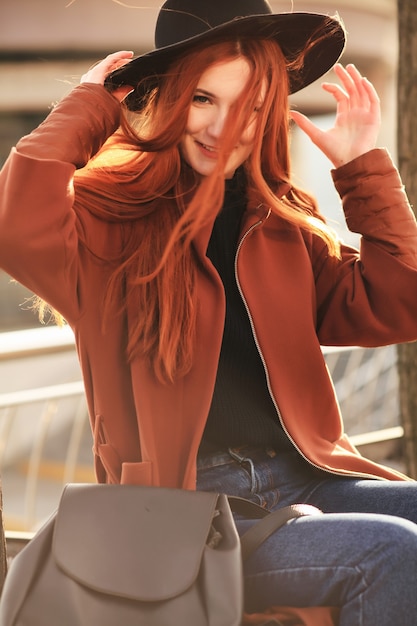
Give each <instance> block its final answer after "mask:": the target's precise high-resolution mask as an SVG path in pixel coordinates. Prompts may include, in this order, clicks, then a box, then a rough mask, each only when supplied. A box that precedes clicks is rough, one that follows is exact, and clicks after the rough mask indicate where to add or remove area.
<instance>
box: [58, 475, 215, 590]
mask: <svg viewBox="0 0 417 626" xmlns="http://www.w3.org/2000/svg"><path fill="white" fill-rule="evenodd" d="M218 500H219V496H218V494H215V493H208V492H198V491H185V490H179V489H166V488H162V487H143V486H136V485H91V484H86V485H81V484H72V485H67V487H66V488H65V490H64V492H63V495H62V498H61V502H60V505H59V509H58V514H57V518H56V523H55V530H54V538H53V554H54V558H55V561H56V564H57V566H58V567H59V568H60V569H61V570H62V571H63V572H64V573H65V574H66V575H67V576H69V577H70V578H72V579H73V580H74V581H76V582H77V583H79V584H80V585H83V586H85V587H87V588H89V589H91V590H94V591H97V592H100V593H104V594H109V595H112V596H118V597H122V598H126V599H131V600H139V601H148V602H153V601H161V600H167V599H169V598H173V597H175V596H177V595H179V594H181V593H183V592H184V591H185V590H186V589H188V588H189V587H190V586H191V585H192V584H193V583H194V581H195V580H196V578H197V576H198V573H199V570H200V563H201V559H202V556H203V552H204V550H205V546H206V541H207V537H208V535H209V532H210V528H211V524H212V520H213V517H214V516H215V515H216V506H217V503H218Z"/></svg>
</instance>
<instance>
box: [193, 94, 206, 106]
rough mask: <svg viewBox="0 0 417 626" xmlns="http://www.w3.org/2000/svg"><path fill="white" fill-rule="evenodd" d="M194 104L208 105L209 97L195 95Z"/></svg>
mask: <svg viewBox="0 0 417 626" xmlns="http://www.w3.org/2000/svg"><path fill="white" fill-rule="evenodd" d="M193 102H198V103H199V104H207V103H209V102H210V100H209V98H208V97H207V96H203V95H202V94H198V93H196V94H194V97H193Z"/></svg>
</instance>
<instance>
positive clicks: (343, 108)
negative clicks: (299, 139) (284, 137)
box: [291, 64, 381, 167]
mask: <svg viewBox="0 0 417 626" xmlns="http://www.w3.org/2000/svg"><path fill="white" fill-rule="evenodd" d="M334 71H335V73H336V75H337V77H338V78H339V79H340V81H341V83H342V85H338V84H335V83H323V85H322V87H323V89H324V90H325V91H328V92H329V93H331V94H332V95H333V97H334V99H335V100H336V103H337V108H336V119H335V122H334V126H333V128H330V129H329V130H327V131H323V130H320V129H319V128H318V127H317V126H316V125H315V124H313V122H311V121H310V120H309V119H308V118H307V117H306V116H305V115H302V114H301V113H299V112H298V111H291V118H292V119H293V120H294V122H295V123H296V124H297V125H298V126H299V127H300V128H301V129H302V130H303V131H304V132H305V133H306V134H307V135H308V136H309V137H310V139H311V140H312V142H313V143H315V144H316V146H318V148H320V150H321V151H322V152H323V153H324V154H325V155H326V156H327V157H328V158H329V159H330V161H331V162H332V163H333V165H334V166H335V167H340V166H341V165H344V164H345V163H348V162H349V161H351V160H352V159H355V158H356V157H358V156H360V155H361V154H364V153H365V152H368V151H369V150H372V148H375V145H376V140H377V137H378V133H379V129H380V125H381V109H380V102H379V97H378V94H377V93H376V91H375V88H374V87H373V85H372V84H371V83H370V82H369V80H367V79H366V78H364V77H363V76H362V75H361V74H360V73H359V71H358V70H357V69H356V67H355V66H354V65H347V66H346V68H344V67H343V66H342V65H340V64H337V65H336V66H335V68H334Z"/></svg>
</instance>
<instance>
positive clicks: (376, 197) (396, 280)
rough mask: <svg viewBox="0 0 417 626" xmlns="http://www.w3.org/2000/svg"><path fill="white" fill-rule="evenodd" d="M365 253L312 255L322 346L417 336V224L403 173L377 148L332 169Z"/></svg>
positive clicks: (345, 251)
mask: <svg viewBox="0 0 417 626" xmlns="http://www.w3.org/2000/svg"><path fill="white" fill-rule="evenodd" d="M332 175H333V179H334V183H335V186H336V189H337V191H338V192H339V194H340V196H341V198H342V202H343V209H344V212H345V216H346V221H347V225H348V227H349V228H350V230H352V231H354V232H357V233H360V234H361V244H360V252H359V251H357V250H354V249H352V248H349V247H346V246H342V258H341V260H335V259H331V258H329V257H328V256H327V254H326V252H325V250H324V249H323V247H322V246H321V250H320V252H318V250H316V251H315V252H314V253H313V267H314V271H315V278H316V294H317V332H318V336H319V339H320V342H321V343H322V344H323V345H360V346H367V347H372V346H377V345H385V344H389V343H400V342H404V341H414V340H415V339H417V225H416V219H415V216H414V214H413V212H412V210H411V207H410V205H409V203H408V200H407V196H406V194H405V191H404V187H403V184H402V182H401V179H400V176H399V173H398V171H397V169H396V168H395V166H394V165H393V163H392V160H391V158H390V156H389V154H388V152H387V151H386V150H383V149H375V150H372V151H370V152H368V153H367V154H365V155H363V156H361V157H359V158H357V159H355V160H354V161H352V162H350V163H347V164H346V165H344V166H342V167H341V168H339V169H337V170H334V171H333V172H332Z"/></svg>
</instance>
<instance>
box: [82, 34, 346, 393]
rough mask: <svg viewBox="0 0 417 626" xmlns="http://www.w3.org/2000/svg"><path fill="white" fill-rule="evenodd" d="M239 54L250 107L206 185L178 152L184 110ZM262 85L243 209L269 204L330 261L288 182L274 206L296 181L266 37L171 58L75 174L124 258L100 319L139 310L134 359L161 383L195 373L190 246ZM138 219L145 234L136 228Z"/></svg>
mask: <svg viewBox="0 0 417 626" xmlns="http://www.w3.org/2000/svg"><path fill="white" fill-rule="evenodd" d="M238 57H244V58H246V59H247V60H248V62H249V64H250V68H251V76H250V79H249V81H248V84H247V86H246V88H245V98H241V99H239V101H238V102H236V103H235V104H234V107H233V111H231V113H230V115H229V119H228V123H227V124H226V125H225V126H226V130H225V132H224V136H223V138H222V150H221V152H220V158H219V159H218V162H217V165H216V168H215V170H214V172H213V173H212V174H211V175H210V176H207V177H204V178H203V177H200V176H199V175H197V174H196V173H194V172H193V171H192V170H191V168H190V167H189V166H187V165H186V164H185V163H184V162H183V161H182V159H181V155H180V150H179V144H180V141H181V138H182V137H183V134H184V132H185V129H186V124H187V116H188V110H189V107H190V104H191V102H192V99H193V96H194V93H195V90H196V87H197V84H198V82H199V79H200V77H201V75H202V74H203V72H204V71H205V70H206V69H207V68H208V67H210V66H211V65H213V64H215V63H219V62H223V61H229V60H232V59H235V58H238ZM297 64H298V65H299V66H300V67H301V66H302V55H300V57H299V58H298V59H294V62H293V65H294V66H296V65H297ZM265 82H266V87H267V88H266V91H265V90H264V91H265V94H264V98H263V103H262V106H261V107H260V110H259V111H258V113H257V114H256V134H255V140H254V144H253V149H252V152H251V154H250V156H249V158H248V159H247V161H246V162H245V163H244V164H243V167H244V170H245V173H246V180H247V195H248V205H249V206H257V205H259V204H260V203H263V204H264V205H266V206H268V207H270V208H271V210H272V211H273V212H274V213H276V214H278V215H280V216H281V217H283V218H284V219H286V220H287V221H288V222H290V223H291V224H294V225H296V226H298V227H301V228H303V229H307V230H309V231H311V232H313V233H315V234H317V235H318V236H319V237H321V238H322V239H323V240H324V241H325V242H326V244H327V246H328V249H329V253H330V254H331V255H334V256H337V254H338V253H339V249H338V242H337V240H336V238H335V236H334V235H333V233H332V231H331V230H330V229H328V228H327V226H326V225H325V223H324V220H323V218H322V216H321V215H320V214H319V211H318V208H317V206H316V203H315V201H314V199H313V198H312V197H311V196H309V195H308V194H306V193H305V192H303V191H301V190H300V189H297V188H295V187H294V186H292V185H291V189H290V191H289V192H288V193H287V194H286V196H284V197H283V198H279V197H277V191H278V186H279V184H280V183H290V174H291V173H290V152H289V111H288V66H287V64H286V61H285V59H284V56H283V54H282V52H281V50H280V48H279V46H278V45H277V44H276V43H275V42H274V41H271V40H252V39H247V40H246V39H243V40H239V41H226V42H219V43H215V44H213V45H211V46H210V47H205V48H201V49H199V48H198V47H196V48H195V49H193V51H192V53H191V54H190V53H188V54H187V55H185V56H184V57H182V58H180V59H178V60H177V61H176V62H175V63H174V64H173V65H172V66H171V67H170V68H169V71H168V72H167V73H166V74H164V75H163V76H161V77H159V78H158V85H157V86H156V87H155V88H154V89H153V90H151V91H150V93H149V94H148V97H147V101H146V102H144V103H143V108H142V109H141V111H140V112H139V113H136V114H134V115H133V116H132V114H130V113H127V112H126V115H125V117H124V119H123V122H122V125H121V129H120V130H119V131H118V132H117V133H116V134H115V135H114V136H113V137H111V138H110V140H109V141H108V142H107V143H106V144H105V146H104V147H103V149H102V150H101V152H100V153H99V155H98V157H96V158H95V159H93V160H92V161H91V162H90V163H89V164H88V166H87V167H86V168H84V169H83V170H80V171H78V172H77V173H76V175H75V180H74V187H75V210H77V207H81V206H82V207H83V208H84V209H85V208H87V209H88V210H90V211H91V212H93V213H94V214H95V215H97V216H98V217H100V218H102V219H104V220H111V221H113V222H119V223H120V225H121V228H122V231H123V250H122V251H121V252H120V257H119V258H118V259H117V264H116V266H115V269H114V271H113V273H112V276H111V279H110V282H109V285H108V289H107V293H106V296H105V302H104V310H105V311H108V309H109V306H110V303H111V302H114V301H115V299H117V301H119V300H120V299H121V300H122V310H127V309H128V308H129V309H130V308H131V307H134V310H135V311H137V317H136V322H135V325H134V326H133V327H130V328H129V341H128V354H129V357H130V358H132V357H134V356H136V355H138V354H140V355H142V356H145V357H146V358H148V359H149V361H150V363H151V364H152V367H153V368H154V371H155V373H156V375H157V376H158V378H159V379H161V380H164V381H172V380H174V379H175V378H176V377H178V376H181V375H184V374H185V373H186V372H187V371H188V370H189V369H190V367H191V364H192V358H193V343H194V330H195V319H196V303H195V298H194V280H195V259H194V258H193V248H192V246H191V242H192V240H193V238H194V237H195V235H196V234H197V233H198V231H199V230H200V229H201V228H202V227H203V226H204V224H207V223H208V222H212V221H213V220H214V219H215V216H216V215H217V213H218V212H219V210H220V208H221V206H222V201H223V196H224V174H223V172H224V166H225V163H226V161H227V158H228V154H229V152H230V150H231V149H232V148H233V146H234V145H236V143H237V141H238V140H239V138H240V136H241V134H242V132H243V130H244V129H245V128H246V126H247V124H248V122H249V119H250V118H251V116H252V115H253V111H254V109H255V107H256V106H257V104H258V103H259V98H260V94H261V89H262V87H263V86H264V87H265ZM290 184H291V183H290ZM138 220H139V222H140V224H141V225H143V224H146V227H143V228H142V227H141V228H140V229H138ZM139 231H140V235H139ZM113 261H114V259H113ZM121 296H122V298H121ZM121 312H122V311H121Z"/></svg>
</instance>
